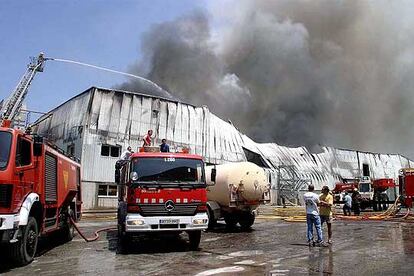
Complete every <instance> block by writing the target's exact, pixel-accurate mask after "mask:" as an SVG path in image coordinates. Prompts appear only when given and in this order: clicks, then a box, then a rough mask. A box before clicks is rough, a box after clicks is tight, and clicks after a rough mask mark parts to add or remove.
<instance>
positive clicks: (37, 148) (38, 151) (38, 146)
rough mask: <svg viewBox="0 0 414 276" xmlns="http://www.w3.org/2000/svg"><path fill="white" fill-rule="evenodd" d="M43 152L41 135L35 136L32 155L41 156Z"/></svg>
mask: <svg viewBox="0 0 414 276" xmlns="http://www.w3.org/2000/svg"><path fill="white" fill-rule="evenodd" d="M42 154H43V137H41V136H35V137H34V139H33V155H34V156H42Z"/></svg>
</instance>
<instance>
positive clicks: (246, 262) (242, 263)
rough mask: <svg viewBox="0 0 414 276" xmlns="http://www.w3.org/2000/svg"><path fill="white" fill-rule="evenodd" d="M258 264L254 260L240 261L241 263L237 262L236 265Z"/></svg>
mask: <svg viewBox="0 0 414 276" xmlns="http://www.w3.org/2000/svg"><path fill="white" fill-rule="evenodd" d="M255 263H256V262H255V261H253V260H244V261H240V262H235V263H234V264H236V265H252V264H255Z"/></svg>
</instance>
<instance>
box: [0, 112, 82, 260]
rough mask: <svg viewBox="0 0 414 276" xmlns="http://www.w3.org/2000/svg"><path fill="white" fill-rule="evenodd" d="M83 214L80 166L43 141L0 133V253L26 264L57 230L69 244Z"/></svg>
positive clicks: (15, 131) (4, 129)
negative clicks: (41, 242) (74, 224)
mask: <svg viewBox="0 0 414 276" xmlns="http://www.w3.org/2000/svg"><path fill="white" fill-rule="evenodd" d="M80 212H81V195H80V165H79V163H77V162H75V161H74V160H71V159H70V158H68V157H66V156H65V155H64V154H63V153H62V152H59V151H58V150H57V149H55V148H53V147H52V146H50V145H48V144H47V143H45V142H44V141H43V138H41V137H39V136H35V135H31V134H30V133H27V132H23V131H21V130H18V129H13V128H10V121H7V120H4V121H3V123H2V126H1V127H0V250H2V251H4V250H8V254H7V255H8V256H10V257H11V259H12V261H14V262H15V263H16V264H18V265H25V264H28V263H30V262H31V261H32V260H33V258H34V256H35V253H36V248H37V242H38V237H39V236H45V235H47V234H49V233H51V232H54V231H56V230H61V233H62V234H63V235H64V236H63V237H64V238H65V239H67V240H71V239H72V237H73V227H72V225H71V223H70V221H69V216H72V218H73V219H74V220H75V221H77V220H78V219H79V218H80Z"/></svg>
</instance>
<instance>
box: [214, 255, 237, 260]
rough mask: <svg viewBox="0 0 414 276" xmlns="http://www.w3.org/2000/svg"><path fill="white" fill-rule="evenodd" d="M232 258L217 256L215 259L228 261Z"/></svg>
mask: <svg viewBox="0 0 414 276" xmlns="http://www.w3.org/2000/svg"><path fill="white" fill-rule="evenodd" d="M233 258H234V257H231V256H225V255H223V256H218V257H217V259H219V260H229V259H233Z"/></svg>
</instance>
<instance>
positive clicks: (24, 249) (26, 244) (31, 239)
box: [10, 217, 39, 265]
mask: <svg viewBox="0 0 414 276" xmlns="http://www.w3.org/2000/svg"><path fill="white" fill-rule="evenodd" d="M21 231H22V236H21V237H20V238H19V240H18V241H17V242H15V243H12V244H10V257H11V259H12V260H13V261H14V262H15V263H16V264H17V265H27V264H29V263H30V262H32V261H33V259H34V256H35V254H36V250H37V243H38V237H39V229H38V226H37V222H36V219H35V218H34V217H29V220H28V221H27V225H26V226H24V227H22V228H21Z"/></svg>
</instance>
